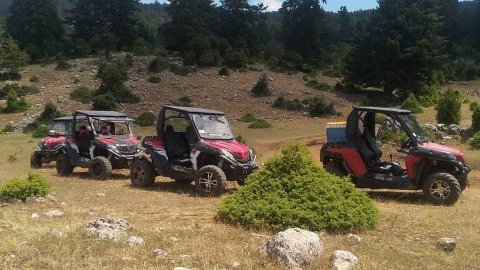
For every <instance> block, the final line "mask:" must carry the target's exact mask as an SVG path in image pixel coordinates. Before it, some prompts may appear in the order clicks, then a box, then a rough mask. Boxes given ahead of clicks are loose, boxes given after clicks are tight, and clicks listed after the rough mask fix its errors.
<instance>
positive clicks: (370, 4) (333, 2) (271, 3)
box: [141, 0, 378, 12]
mask: <svg viewBox="0 0 480 270" xmlns="http://www.w3.org/2000/svg"><path fill="white" fill-rule="evenodd" d="M141 2H142V3H153V2H155V0H141ZM158 2H160V3H165V2H166V0H159V1H158ZM249 2H250V3H254V2H255V1H249ZM256 2H258V3H260V2H263V4H265V5H266V6H268V10H269V11H274V10H275V11H276V10H278V9H279V8H280V7H281V6H282V3H283V0H263V1H262V0H258V1H256ZM321 5H322V7H323V9H325V10H326V11H334V12H336V11H338V10H339V9H340V7H341V6H346V7H347V9H348V10H349V11H355V10H360V9H372V8H376V7H377V6H378V4H377V0H327V4H323V3H322V4H321Z"/></svg>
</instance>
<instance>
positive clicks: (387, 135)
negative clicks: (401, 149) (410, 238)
mask: <svg viewBox="0 0 480 270" xmlns="http://www.w3.org/2000/svg"><path fill="white" fill-rule="evenodd" d="M406 139H408V136H407V134H405V132H399V131H397V132H396V131H385V132H379V133H378V134H377V140H378V141H379V142H381V143H382V144H383V143H393V144H395V145H398V146H399V145H401V144H402V143H403V142H404V141H405V140H406Z"/></svg>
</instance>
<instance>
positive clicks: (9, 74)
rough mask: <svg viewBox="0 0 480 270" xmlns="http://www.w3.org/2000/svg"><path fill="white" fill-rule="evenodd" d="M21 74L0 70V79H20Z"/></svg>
mask: <svg viewBox="0 0 480 270" xmlns="http://www.w3.org/2000/svg"><path fill="white" fill-rule="evenodd" d="M20 79H22V75H20V73H17V72H0V81H20Z"/></svg>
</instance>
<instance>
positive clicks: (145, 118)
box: [135, 112, 157, 127]
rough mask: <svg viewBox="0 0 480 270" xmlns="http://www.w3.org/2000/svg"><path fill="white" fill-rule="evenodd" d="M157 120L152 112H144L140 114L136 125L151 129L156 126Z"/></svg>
mask: <svg viewBox="0 0 480 270" xmlns="http://www.w3.org/2000/svg"><path fill="white" fill-rule="evenodd" d="M156 119H157V116H156V115H155V114H153V113H151V112H144V113H142V114H140V115H139V116H138V117H137V119H136V121H135V123H136V124H137V125H139V126H141V127H150V126H153V125H154V124H155V120H156Z"/></svg>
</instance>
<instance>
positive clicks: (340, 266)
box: [330, 250, 358, 270]
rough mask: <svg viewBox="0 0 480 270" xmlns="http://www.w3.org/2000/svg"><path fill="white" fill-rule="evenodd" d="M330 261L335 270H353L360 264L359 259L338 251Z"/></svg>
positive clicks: (343, 251) (346, 252)
mask: <svg viewBox="0 0 480 270" xmlns="http://www.w3.org/2000/svg"><path fill="white" fill-rule="evenodd" d="M330 261H331V262H332V265H333V269H335V270H351V269H353V268H354V267H355V265H357V263H358V259H357V257H356V256H355V255H353V254H352V253H350V252H348V251H345V250H336V251H335V252H333V255H332V257H331V258H330Z"/></svg>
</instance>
